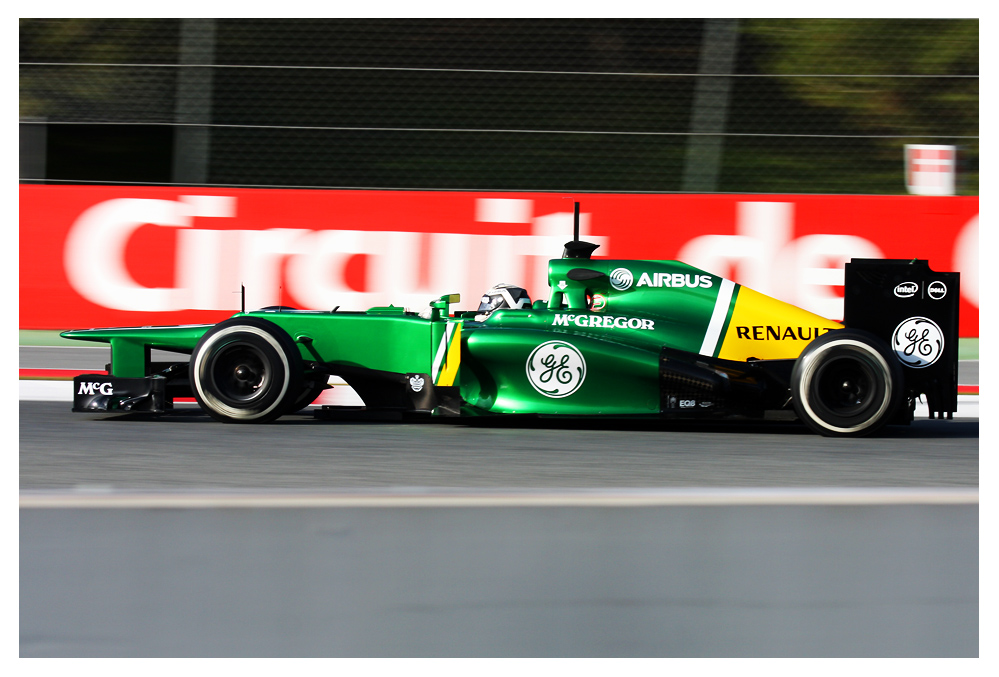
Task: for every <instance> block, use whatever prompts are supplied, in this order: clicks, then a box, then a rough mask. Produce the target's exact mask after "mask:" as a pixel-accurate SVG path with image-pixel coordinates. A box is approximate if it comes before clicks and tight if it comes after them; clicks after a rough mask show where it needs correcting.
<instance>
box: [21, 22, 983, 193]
mask: <svg viewBox="0 0 999 677" xmlns="http://www.w3.org/2000/svg"><path fill="white" fill-rule="evenodd" d="M978 69H979V60H978V21H977V20H901V19H896V20H887V19H886V20H880V19H879V20H839V19H837V20H817V19H811V20H788V19H785V20H772V19H770V20H761V19H755V20H734V19H709V20H692V19H685V20H675V19H669V20H667V19H654V20H653V19H641V20H638V19H613V20H590V19H588V20H578V19H572V20H555V19H545V20H535V19H530V20H527V19H502V20H500V19H426V20H416V19H406V20H396V19H384V20H353V19H352V20H340V19H337V20H333V19H323V20H299V19H294V20H260V19H217V20H213V19H183V20H182V19H21V20H20V120H21V180H22V182H48V183H63V182H102V183H106V182H122V183H153V184H171V183H178V184H186V185H226V186H281V187H288V186H301V187H332V188H400V189H475V190H553V191H636V192H640V191H654V192H670V191H696V192H714V191H717V192H771V193H777V192H794V193H883V194H891V193H903V192H905V182H904V173H903V151H902V148H903V146H904V144H907V143H937V144H949V145H956V146H958V148H959V152H958V157H959V184H958V187H959V192H960V193H964V194H977V192H978V142H979V139H978Z"/></svg>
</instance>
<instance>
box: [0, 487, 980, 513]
mask: <svg viewBox="0 0 999 677" xmlns="http://www.w3.org/2000/svg"><path fill="white" fill-rule="evenodd" d="M977 504H978V489H974V488H935V487H926V488H890V487H889V488H812V489H809V488H803V489H794V488H745V489H739V488H719V489H632V490H627V489H610V490H601V489H580V490H575V491H574V490H557V491H552V490H540V491H516V490H508V491H486V490H482V491H476V490H452V491H448V490H430V489H428V490H409V491H403V490H385V491H381V492H365V493H359V492H357V493H323V492H260V491H256V492H242V493H238V492H185V493H179V492H178V493H131V492H114V491H110V490H105V491H101V490H94V489H91V490H89V491H83V490H81V491H75V492H74V491H65V492H41V491H37V492H36V491H22V492H21V494H20V498H19V506H20V507H21V508H76V509H79V508H127V509H159V508H472V507H506V508H511V507H642V506H737V505H743V506H746V505H758V506H777V505H826V506H828V505H977Z"/></svg>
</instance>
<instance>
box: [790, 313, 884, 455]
mask: <svg viewBox="0 0 999 677" xmlns="http://www.w3.org/2000/svg"><path fill="white" fill-rule="evenodd" d="M791 395H792V399H793V403H794V410H795V412H796V413H797V414H798V418H800V419H801V420H802V421H803V422H804V423H805V425H807V426H808V427H809V428H810V429H811V430H813V431H814V432H817V433H819V434H820V435H825V436H828V437H860V436H863V435H870V434H872V433H874V432H877V431H878V430H880V429H881V428H882V427H883V426H884V425H885V424H887V423H888V422H889V421H890V420H892V418H893V417H894V416H895V413H896V412H897V411H898V408H899V406H900V404H901V402H902V395H903V393H902V367H901V365H900V364H899V363H898V360H897V359H896V358H895V356H894V355H892V354H891V352H890V351H889V350H888V347H887V346H886V345H885V344H884V342H883V341H881V340H880V339H879V338H877V337H876V336H874V335H873V334H871V333H869V332H866V331H861V330H857V329H837V330H834V331H831V332H828V333H826V334H823V335H822V336H820V337H819V338H817V339H815V340H814V341H812V342H811V343H809V344H808V346H807V347H806V348H805V350H804V351H802V353H801V356H800V357H798V360H797V361H796V362H795V364H794V369H793V371H792V372H791Z"/></svg>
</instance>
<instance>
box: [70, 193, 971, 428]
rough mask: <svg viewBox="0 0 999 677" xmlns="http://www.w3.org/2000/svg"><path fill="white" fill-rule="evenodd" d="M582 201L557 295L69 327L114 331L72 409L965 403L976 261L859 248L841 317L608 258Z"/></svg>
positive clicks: (753, 408) (850, 409)
mask: <svg viewBox="0 0 999 677" xmlns="http://www.w3.org/2000/svg"><path fill="white" fill-rule="evenodd" d="M578 214H579V206H578V203H577V205H576V234H575V237H574V239H573V240H572V241H570V242H568V243H566V245H565V249H564V252H563V255H562V258H560V259H553V260H551V261H550V262H549V267H548V283H549V286H550V295H549V298H548V299H547V300H538V301H535V302H533V303H531V302H530V300H529V299H528V298H526V293H524V291H523V290H517V291H518V298H514V295H513V294H511V289H516V288H513V287H512V286H510V285H501V286H500V287H498V288H496V289H494V290H491V292H492V294H487V296H485V297H483V300H482V301H483V302H482V304H480V307H479V309H478V310H467V311H452V310H451V306H452V304H455V303H458V302H459V298H458V295H456V294H447V295H444V296H441V297H440V298H439V299H437V300H435V301H432V302H431V303H430V308H429V309H427V310H426V311H425V312H423V313H417V312H411V311H408V310H406V309H403V308H398V307H394V306H388V307H377V308H370V309H368V310H366V311H354V312H348V311H342V310H339V309H334V310H331V311H318V310H295V309H290V308H284V307H270V308H263V309H260V310H256V311H251V312H245V310H244V311H243V312H239V313H236V314H235V315H233V316H232V317H231V318H229V319H227V320H225V321H222V322H219V323H218V324H215V325H187V326H167V327H141V328H110V329H87V330H72V331H66V332H63V333H62V336H64V337H66V338H71V339H80V340H84V341H98V342H104V343H110V344H111V362H110V364H109V365H108V368H107V375H104V374H83V375H80V376H77V377H76V378H75V379H74V382H73V389H74V400H73V404H74V406H73V410H74V411H77V412H95V411H97V412H99V411H112V412H121V413H124V412H146V413H153V414H155V413H164V412H167V411H169V410H171V409H172V408H173V401H174V399H175V398H182V397H188V398H189V397H192V396H193V397H194V398H195V399H196V400H197V402H198V403H199V404H200V405H201V407H202V408H203V409H204V410H205V411H206V412H207V413H208V414H209V415H210V416H211V417H213V418H215V419H217V420H219V421H223V422H228V423H264V422H269V421H273V420H274V419H276V418H278V417H280V416H282V415H283V414H286V413H290V412H294V411H298V410H300V409H302V408H303V407H305V406H306V405H308V404H309V403H311V402H313V401H314V400H315V399H316V398H317V396H318V395H319V394H320V393H321V392H322V390H323V389H324V388H327V387H330V386H329V385H328V383H329V381H330V380H331V377H338V378H339V379H343V381H345V382H346V383H348V384H349V385H350V386H351V387H352V388H353V389H354V391H355V392H356V393H357V395H358V396H359V397H360V398H361V400H363V403H364V406H363V407H346V408H342V409H343V411H334V410H336V409H338V408H336V407H330V406H323V407H321V408H319V409H316V414H317V415H326V416H324V417H326V418H337V417H343V416H346V415H350V414H352V413H356V414H358V415H361V414H366V415H368V416H370V415H372V414H373V413H381V414H385V415H387V416H390V417H391V416H397V417H406V416H411V417H432V416H440V417H453V416H489V415H533V416H539V417H616V418H655V419H666V420H670V419H695V420H697V419H712V420H717V419H723V418H736V419H747V418H748V419H761V420H767V419H771V420H772V419H782V418H783V419H788V418H792V419H793V418H797V419H800V420H801V421H802V422H804V424H805V425H806V426H808V427H809V428H810V429H811V430H813V431H815V432H817V433H819V434H822V435H827V436H860V435H868V434H871V433H874V432H876V431H878V430H879V429H881V428H882V427H883V426H885V425H887V424H907V423H909V422H910V421H912V419H913V412H914V410H915V404H916V401H917V399H920V398H922V397H925V398H926V402H927V404H928V408H929V412H930V417H931V418H932V417H939V418H944V417H946V418H953V415H954V412H955V411H956V410H957V348H958V342H957V327H958V298H959V283H960V275H959V273H937V272H934V271H932V270H931V269H930V267H929V264H928V262H927V261H922V260H916V259H912V260H874V259H860V260H858V259H854V260H852V261H851V262H849V263H847V264H846V270H845V285H844V317H843V321H842V322H834V321H832V320H829V319H826V318H824V317H820V316H818V315H815V314H813V313H810V312H808V311H805V310H803V309H800V308H797V307H795V306H793V305H790V304H788V303H784V302H782V301H779V300H777V299H774V298H770V297H768V296H765V295H763V294H760V293H758V292H755V291H753V290H752V289H749V288H747V287H744V286H741V285H739V284H735V283H734V282H732V281H731V280H728V279H725V278H722V277H719V276H717V275H714V274H712V273H710V272H707V271H704V270H699V269H697V268H694V267H692V266H689V265H686V264H684V263H681V262H678V261H640V260H610V259H593V258H592V253H593V251H594V250H595V249H596V247H597V246H596V245H593V244H591V243H587V242H582V241H580V239H579V225H578V224H579V220H578ZM152 349H157V350H161V351H162V350H165V351H172V352H174V353H177V354H178V357H177V360H176V361H173V362H153V361H151V359H150V356H151V350H152ZM333 414H336V415H333Z"/></svg>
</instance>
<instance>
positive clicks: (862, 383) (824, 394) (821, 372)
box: [813, 357, 879, 419]
mask: <svg viewBox="0 0 999 677" xmlns="http://www.w3.org/2000/svg"><path fill="white" fill-rule="evenodd" d="M876 379H877V373H876V372H875V370H874V368H873V367H872V366H871V365H870V364H868V363H867V361H865V360H859V359H856V358H854V357H840V358H837V359H834V360H831V361H830V362H828V363H826V364H824V365H822V366H821V367H820V368H819V369H818V370H817V372H816V374H815V377H814V380H813V384H814V385H813V391H814V393H815V396H816V402H817V403H818V404H819V406H821V408H822V409H824V410H825V411H826V412H827V413H829V414H832V415H833V416H835V417H836V418H839V419H853V418H854V417H856V416H858V415H862V414H863V413H864V412H866V411H869V410H870V409H871V408H872V407H877V405H878V404H879V402H878V398H877V395H878V388H877V382H876Z"/></svg>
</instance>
